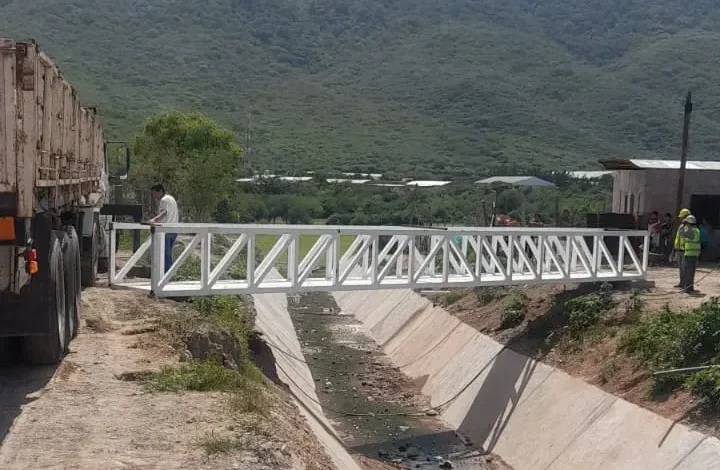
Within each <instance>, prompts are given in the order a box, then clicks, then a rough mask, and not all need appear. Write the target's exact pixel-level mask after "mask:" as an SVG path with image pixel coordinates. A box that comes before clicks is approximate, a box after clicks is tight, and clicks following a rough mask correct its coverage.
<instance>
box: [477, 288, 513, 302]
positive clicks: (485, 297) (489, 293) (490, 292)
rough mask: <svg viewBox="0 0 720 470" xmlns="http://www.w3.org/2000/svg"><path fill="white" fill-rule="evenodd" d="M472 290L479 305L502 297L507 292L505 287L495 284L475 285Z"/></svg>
mask: <svg viewBox="0 0 720 470" xmlns="http://www.w3.org/2000/svg"><path fill="white" fill-rule="evenodd" d="M474 290H475V295H476V296H477V300H478V303H479V304H480V305H487V304H489V303H490V302H492V301H493V300H497V299H499V298H501V297H503V296H504V295H505V294H506V293H507V288H505V287H495V286H491V287H476V288H475V289H474Z"/></svg>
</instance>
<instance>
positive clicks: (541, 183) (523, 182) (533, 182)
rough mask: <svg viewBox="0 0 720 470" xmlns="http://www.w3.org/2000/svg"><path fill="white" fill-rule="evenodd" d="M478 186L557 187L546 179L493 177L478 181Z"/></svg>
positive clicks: (534, 177) (535, 177)
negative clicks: (496, 184)
mask: <svg viewBox="0 0 720 470" xmlns="http://www.w3.org/2000/svg"><path fill="white" fill-rule="evenodd" d="M475 183H476V184H493V183H505V184H512V185H514V186H538V187H554V186H555V185H554V184H552V183H551V182H549V181H545V180H544V179H540V178H538V177H537V176H491V177H490V178H485V179H483V180H480V181H476V182H475Z"/></svg>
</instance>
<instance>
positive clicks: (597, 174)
mask: <svg viewBox="0 0 720 470" xmlns="http://www.w3.org/2000/svg"><path fill="white" fill-rule="evenodd" d="M612 174H613V171H602V170H601V171H568V176H570V177H571V178H577V179H595V178H602V177H603V176H605V175H612Z"/></svg>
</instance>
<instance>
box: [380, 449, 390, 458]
mask: <svg viewBox="0 0 720 470" xmlns="http://www.w3.org/2000/svg"><path fill="white" fill-rule="evenodd" d="M378 457H380V458H381V459H386V458H388V457H390V453H389V452H388V451H386V450H385V449H380V450H379V451H378Z"/></svg>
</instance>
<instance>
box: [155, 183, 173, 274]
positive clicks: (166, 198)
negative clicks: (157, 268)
mask: <svg viewBox="0 0 720 470" xmlns="http://www.w3.org/2000/svg"><path fill="white" fill-rule="evenodd" d="M150 190H151V193H152V197H153V199H154V200H155V201H158V213H157V215H156V216H155V217H153V218H152V219H150V223H151V224H176V223H178V222H179V221H180V220H179V217H178V207H177V202H176V201H175V198H174V197H172V196H171V195H169V194H168V193H166V192H165V186H163V185H162V184H156V185H155V186H153V187H152V188H150ZM175 238H177V233H167V232H166V233H165V272H167V271H168V269H170V266H172V264H173V245H174V244H175Z"/></svg>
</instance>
